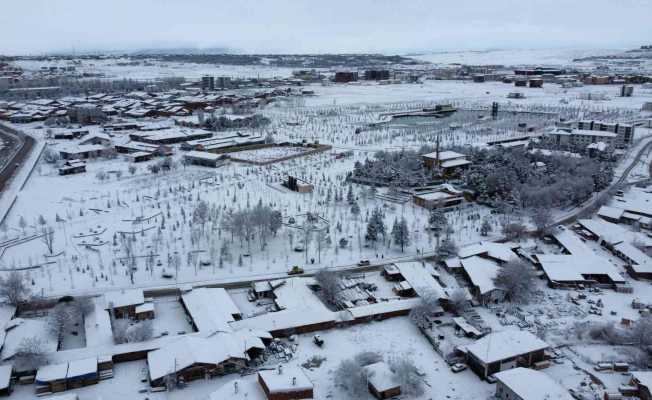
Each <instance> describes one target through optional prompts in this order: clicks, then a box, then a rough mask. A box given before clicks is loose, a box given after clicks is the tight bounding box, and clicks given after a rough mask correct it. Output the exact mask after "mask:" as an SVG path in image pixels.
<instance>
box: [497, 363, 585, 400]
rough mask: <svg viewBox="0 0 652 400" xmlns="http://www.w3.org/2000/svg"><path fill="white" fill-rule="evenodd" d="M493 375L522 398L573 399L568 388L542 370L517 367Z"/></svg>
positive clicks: (537, 399) (535, 399)
mask: <svg viewBox="0 0 652 400" xmlns="http://www.w3.org/2000/svg"><path fill="white" fill-rule="evenodd" d="M494 377H496V379H498V382H500V383H502V384H503V385H505V386H506V387H508V388H509V389H511V390H512V391H513V392H514V393H515V394H516V396H518V398H519V399H522V400H551V399H555V400H573V397H572V396H571V395H570V394H569V393H568V390H566V389H565V388H564V387H563V386H561V385H560V384H559V383H557V382H556V381H555V380H554V379H552V378H551V377H550V376H548V374H546V373H545V372H542V371H536V370H533V369H529V368H522V367H518V368H514V369H510V370H507V371H502V372H498V373H496V374H494Z"/></svg>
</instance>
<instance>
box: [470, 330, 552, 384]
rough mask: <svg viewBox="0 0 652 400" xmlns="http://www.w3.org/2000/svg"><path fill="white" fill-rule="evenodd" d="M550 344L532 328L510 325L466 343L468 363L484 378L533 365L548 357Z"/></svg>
mask: <svg viewBox="0 0 652 400" xmlns="http://www.w3.org/2000/svg"><path fill="white" fill-rule="evenodd" d="M549 347H550V346H549V345H548V343H546V342H544V341H542V340H541V339H539V338H538V337H536V336H534V335H533V334H531V333H530V332H527V331H520V330H515V329H509V330H505V331H501V332H494V333H490V334H488V335H486V336H484V337H483V338H482V339H479V340H477V341H475V342H474V343H472V344H470V345H468V346H466V363H467V364H468V365H469V368H471V370H473V371H474V372H475V373H476V374H478V375H479V376H480V377H481V378H483V379H484V378H487V377H488V376H490V375H493V374H495V373H497V372H501V371H506V370H508V369H512V368H516V367H530V366H532V365H534V364H535V363H537V362H539V361H543V359H544V351H545V350H546V349H548V348H549Z"/></svg>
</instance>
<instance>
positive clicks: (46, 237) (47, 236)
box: [41, 226, 54, 254]
mask: <svg viewBox="0 0 652 400" xmlns="http://www.w3.org/2000/svg"><path fill="white" fill-rule="evenodd" d="M41 240H42V241H43V243H44V244H45V246H46V247H47V248H48V252H50V254H52V253H53V252H54V229H52V228H51V227H49V226H43V235H42V236H41Z"/></svg>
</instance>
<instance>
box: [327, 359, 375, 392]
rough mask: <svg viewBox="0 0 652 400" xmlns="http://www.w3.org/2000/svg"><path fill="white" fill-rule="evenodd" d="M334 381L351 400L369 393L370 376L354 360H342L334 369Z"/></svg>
mask: <svg viewBox="0 0 652 400" xmlns="http://www.w3.org/2000/svg"><path fill="white" fill-rule="evenodd" d="M334 378H335V379H334V381H335V382H337V384H338V385H339V386H341V387H342V388H343V389H344V390H346V391H347V392H348V394H349V396H350V398H352V399H360V398H363V397H364V396H366V395H367V394H368V393H369V389H368V383H367V382H368V381H369V378H370V376H369V375H367V370H366V369H365V368H364V366H363V365H360V364H359V363H358V362H357V361H356V360H350V359H349V360H343V361H342V362H341V363H340V365H339V366H338V367H337V368H336V369H335V377H334Z"/></svg>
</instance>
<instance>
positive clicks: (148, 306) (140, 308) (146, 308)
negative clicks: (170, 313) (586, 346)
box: [136, 303, 154, 314]
mask: <svg viewBox="0 0 652 400" xmlns="http://www.w3.org/2000/svg"><path fill="white" fill-rule="evenodd" d="M150 311H154V303H143V304H140V305H137V306H136V314H140V313H144V312H150Z"/></svg>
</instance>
